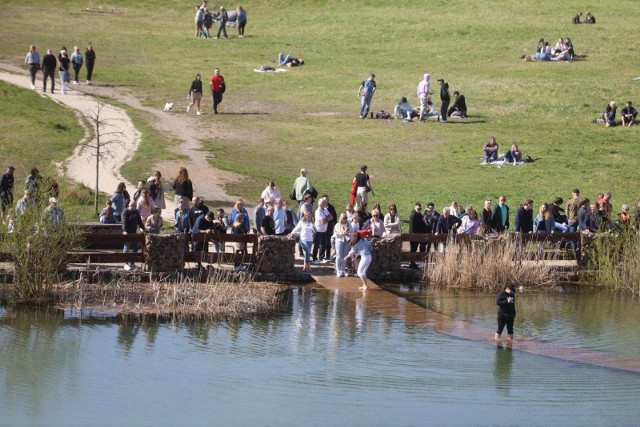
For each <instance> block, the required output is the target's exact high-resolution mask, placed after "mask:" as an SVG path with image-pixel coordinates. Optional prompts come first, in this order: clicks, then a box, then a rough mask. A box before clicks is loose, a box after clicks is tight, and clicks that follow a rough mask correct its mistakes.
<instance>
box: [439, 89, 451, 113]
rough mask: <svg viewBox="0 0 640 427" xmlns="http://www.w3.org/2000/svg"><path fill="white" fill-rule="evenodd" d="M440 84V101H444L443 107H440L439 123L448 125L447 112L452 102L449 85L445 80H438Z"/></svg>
mask: <svg viewBox="0 0 640 427" xmlns="http://www.w3.org/2000/svg"><path fill="white" fill-rule="evenodd" d="M438 83H439V84H440V101H442V105H441V106H440V120H439V122H440V123H447V110H448V109H449V103H450V102H451V94H450V93H449V83H447V82H445V81H444V79H438Z"/></svg>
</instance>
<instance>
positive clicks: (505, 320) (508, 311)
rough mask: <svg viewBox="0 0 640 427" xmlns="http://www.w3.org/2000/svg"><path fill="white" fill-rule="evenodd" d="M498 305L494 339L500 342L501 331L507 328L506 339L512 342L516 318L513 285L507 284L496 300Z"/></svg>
mask: <svg viewBox="0 0 640 427" xmlns="http://www.w3.org/2000/svg"><path fill="white" fill-rule="evenodd" d="M496 304H497V305H498V330H497V331H496V336H495V339H496V341H499V340H500V335H502V331H503V329H504V327H505V325H506V326H507V339H508V340H509V341H513V321H514V320H515V318H516V291H515V286H514V285H513V283H509V284H508V285H507V286H506V287H505V288H504V289H503V290H501V291H500V293H499V294H498V297H497V298H496Z"/></svg>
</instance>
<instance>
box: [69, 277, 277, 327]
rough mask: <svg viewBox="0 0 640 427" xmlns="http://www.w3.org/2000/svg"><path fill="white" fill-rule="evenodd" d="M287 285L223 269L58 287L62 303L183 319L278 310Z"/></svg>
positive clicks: (216, 317)
mask: <svg viewBox="0 0 640 427" xmlns="http://www.w3.org/2000/svg"><path fill="white" fill-rule="evenodd" d="M282 291H283V288H282V286H280V285H277V284H274V283H256V282H253V281H251V277H250V276H248V275H246V276H242V277H238V275H237V274H235V273H233V272H226V271H220V270H217V271H216V272H214V273H212V274H211V275H210V276H209V279H208V280H207V281H206V282H200V281H197V280H194V279H191V278H183V279H180V280H172V281H153V282H151V283H140V282H136V281H132V280H127V281H124V280H117V281H112V282H110V283H106V284H104V283H102V284H100V283H95V284H89V283H86V281H85V280H83V279H80V280H76V281H74V282H70V283H67V284H64V285H60V286H59V287H58V304H59V305H60V306H66V307H68V306H70V305H71V306H74V307H76V308H78V309H79V310H80V309H83V308H91V309H93V310H97V311H110V312H114V313H116V314H122V315H126V314H155V315H158V316H167V317H172V318H174V319H177V320H184V319H196V320H222V319H238V318H244V317H249V316H255V315H262V314H268V313H273V312H275V311H277V310H278V309H279V308H280V307H281V305H282V299H283V294H284V293H283V292H282Z"/></svg>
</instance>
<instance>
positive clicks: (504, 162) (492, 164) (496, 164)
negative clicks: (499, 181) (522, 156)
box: [480, 159, 527, 166]
mask: <svg viewBox="0 0 640 427" xmlns="http://www.w3.org/2000/svg"><path fill="white" fill-rule="evenodd" d="M526 163H527V162H524V161H520V162H515V163H513V162H506V161H504V159H500V160H496V161H495V162H487V161H486V160H485V161H483V162H482V163H480V164H481V165H483V166H486V165H490V166H502V165H507V166H509V165H513V166H519V165H524V164H526Z"/></svg>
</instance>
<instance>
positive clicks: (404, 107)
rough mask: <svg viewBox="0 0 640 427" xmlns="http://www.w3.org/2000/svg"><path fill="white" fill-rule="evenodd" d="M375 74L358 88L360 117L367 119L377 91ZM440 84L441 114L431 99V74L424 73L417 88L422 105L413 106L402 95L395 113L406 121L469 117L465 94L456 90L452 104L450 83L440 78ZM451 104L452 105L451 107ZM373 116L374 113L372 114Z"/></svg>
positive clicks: (441, 120)
mask: <svg viewBox="0 0 640 427" xmlns="http://www.w3.org/2000/svg"><path fill="white" fill-rule="evenodd" d="M375 77H376V76H375V74H373V73H372V74H369V77H368V78H367V79H365V80H363V81H362V83H361V84H360V87H359V88H358V92H357V93H358V97H360V118H361V119H365V118H367V116H368V114H369V110H370V108H371V100H372V99H373V95H374V94H375V91H376V81H375ZM438 84H439V85H440V91H439V92H440V102H441V107H440V114H438V113H437V112H436V111H435V108H434V104H433V101H432V99H431V74H430V73H424V75H423V77H422V80H421V81H420V82H419V83H418V88H417V90H416V92H417V96H418V100H419V102H420V106H419V107H416V108H413V107H412V106H411V104H410V103H409V102H408V101H407V98H406V97H402V98H401V99H400V102H399V103H398V104H397V105H396V106H395V108H394V114H395V116H396V117H397V118H399V119H404V120H405V121H406V122H411V121H413V119H414V118H417V119H419V120H420V121H421V122H425V121H427V119H428V118H429V117H438V121H439V122H440V123H447V118H448V117H458V118H467V103H466V99H465V97H464V95H463V94H461V93H460V92H459V91H457V90H456V91H454V92H453V96H454V102H453V105H451V93H450V91H449V83H447V82H445V81H444V79H438ZM449 105H451V107H449ZM371 117H372V118H373V113H372V114H371Z"/></svg>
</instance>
